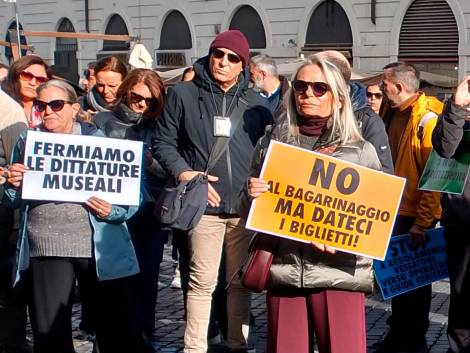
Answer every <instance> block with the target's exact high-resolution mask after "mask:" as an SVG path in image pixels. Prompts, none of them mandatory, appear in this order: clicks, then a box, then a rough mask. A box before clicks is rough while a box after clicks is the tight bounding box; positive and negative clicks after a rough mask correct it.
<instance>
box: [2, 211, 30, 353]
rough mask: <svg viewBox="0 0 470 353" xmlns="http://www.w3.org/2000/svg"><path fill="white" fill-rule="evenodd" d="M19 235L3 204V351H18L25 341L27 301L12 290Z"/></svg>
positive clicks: (11, 216)
mask: <svg viewBox="0 0 470 353" xmlns="http://www.w3.org/2000/svg"><path fill="white" fill-rule="evenodd" d="M17 234H18V232H17V231H16V232H15V231H14V229H13V210H12V209H9V208H7V207H5V206H4V205H2V204H0V351H2V347H6V348H7V349H8V351H13V352H14V351H16V350H19V349H17V347H19V346H21V345H23V344H24V343H25V342H26V306H25V303H26V301H27V299H26V298H25V296H24V295H23V294H24V292H23V291H21V292H20V291H18V290H16V291H13V288H12V270H13V262H14V257H15V250H16V240H17Z"/></svg>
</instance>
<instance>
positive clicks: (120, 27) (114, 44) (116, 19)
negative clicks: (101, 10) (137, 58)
mask: <svg viewBox="0 0 470 353" xmlns="http://www.w3.org/2000/svg"><path fill="white" fill-rule="evenodd" d="M104 33H105V34H121V35H128V34H129V32H128V31H127V26H126V23H125V22H124V20H123V19H122V17H121V16H119V15H116V14H115V15H113V16H112V17H111V18H110V19H109V22H108V25H107V26H106V30H105V32H104ZM127 50H129V42H126V41H122V42H121V41H112V40H104V41H103V51H127Z"/></svg>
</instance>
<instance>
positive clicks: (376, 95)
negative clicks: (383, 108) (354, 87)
mask: <svg viewBox="0 0 470 353" xmlns="http://www.w3.org/2000/svg"><path fill="white" fill-rule="evenodd" d="M366 96H367V98H372V97H374V98H375V99H382V97H383V96H384V95H383V94H382V93H380V92H377V93H373V92H367V93H366Z"/></svg>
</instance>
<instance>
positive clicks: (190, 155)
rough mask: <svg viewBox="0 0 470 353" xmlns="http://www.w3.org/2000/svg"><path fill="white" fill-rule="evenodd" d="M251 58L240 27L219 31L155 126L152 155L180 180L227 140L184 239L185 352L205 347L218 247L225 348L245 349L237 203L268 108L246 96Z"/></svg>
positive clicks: (243, 246)
mask: <svg viewBox="0 0 470 353" xmlns="http://www.w3.org/2000/svg"><path fill="white" fill-rule="evenodd" d="M248 59H249V46H248V42H247V40H246V38H245V37H244V36H243V34H242V33H241V32H240V31H237V30H230V31H226V32H222V33H220V34H219V35H218V36H217V37H216V38H215V39H214V41H213V42H212V43H211V45H210V50H209V55H208V56H206V57H204V58H201V59H200V60H198V61H197V62H196V63H195V64H194V70H195V77H194V79H193V80H192V81H191V82H182V83H179V84H177V85H176V86H175V87H174V88H173V89H170V90H169V92H168V98H167V101H166V104H165V110H164V112H163V114H162V116H161V118H160V119H159V120H158V123H157V133H156V139H155V143H154V145H153V147H154V151H155V156H156V158H157V160H158V161H159V162H160V164H161V165H162V166H163V168H164V169H166V171H167V172H168V174H169V175H170V176H172V177H173V178H174V179H175V180H180V181H183V180H190V179H192V178H194V177H195V176H196V175H197V174H199V173H203V172H204V171H205V170H206V168H207V161H208V158H209V154H210V152H211V149H212V147H213V146H214V144H215V141H216V140H217V138H219V137H230V142H229V145H228V148H227V149H226V151H225V152H224V153H223V155H222V156H221V158H220V159H219V160H218V161H217V163H216V164H215V166H214V167H213V168H212V169H211V170H210V171H209V173H208V174H209V175H208V181H209V191H208V203H207V209H206V211H205V214H204V215H203V216H202V219H201V221H200V222H199V224H198V225H197V226H196V227H195V228H193V229H192V230H190V232H189V236H188V240H189V246H190V256H191V259H190V280H189V290H188V295H187V324H186V331H185V337H184V344H185V348H184V351H185V352H187V353H205V352H206V351H207V328H208V323H209V314H210V307H211V295H212V292H213V291H214V288H215V286H216V284H217V274H218V269H219V264H220V261H221V254H222V248H223V246H225V254H226V257H225V261H226V278H227V281H229V282H230V285H229V287H228V292H227V316H228V333H227V346H228V348H229V349H230V350H231V351H233V352H246V351H247V348H248V347H247V338H248V332H247V331H248V326H249V319H250V301H251V295H250V292H249V291H248V290H246V289H245V288H243V287H242V286H241V284H240V283H239V280H238V278H237V276H236V273H237V271H238V269H239V267H240V265H241V263H242V262H243V261H244V259H245V258H246V256H247V253H248V243H249V241H250V238H251V236H250V232H249V231H247V230H246V229H245V225H244V222H243V221H242V220H241V219H240V217H239V215H238V214H237V211H236V202H237V200H238V194H239V192H240V191H241V189H242V187H243V185H244V183H245V182H246V179H247V177H248V174H249V171H250V161H251V155H252V152H253V150H254V147H255V145H256V142H257V141H258V139H259V138H260V137H261V136H262V135H263V133H264V128H265V126H266V125H267V124H269V123H270V120H271V118H270V116H271V115H270V114H269V111H268V110H267V109H266V108H263V107H261V106H255V105H253V104H252V103H250V101H247V95H246V93H247V89H248V82H249V77H248V75H249V74H248V69H247V65H248ZM238 117H239V118H238ZM238 122H239V123H238Z"/></svg>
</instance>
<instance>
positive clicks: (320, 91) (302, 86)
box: [292, 80, 330, 97]
mask: <svg viewBox="0 0 470 353" xmlns="http://www.w3.org/2000/svg"><path fill="white" fill-rule="evenodd" d="M292 87H293V88H294V91H295V92H296V93H298V94H305V92H307V90H308V87H310V88H311V89H312V93H313V95H314V96H315V97H321V96H324V95H325V93H326V92H328V91H329V90H330V86H328V84H327V83H325V82H308V81H303V80H294V81H293V82H292Z"/></svg>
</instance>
